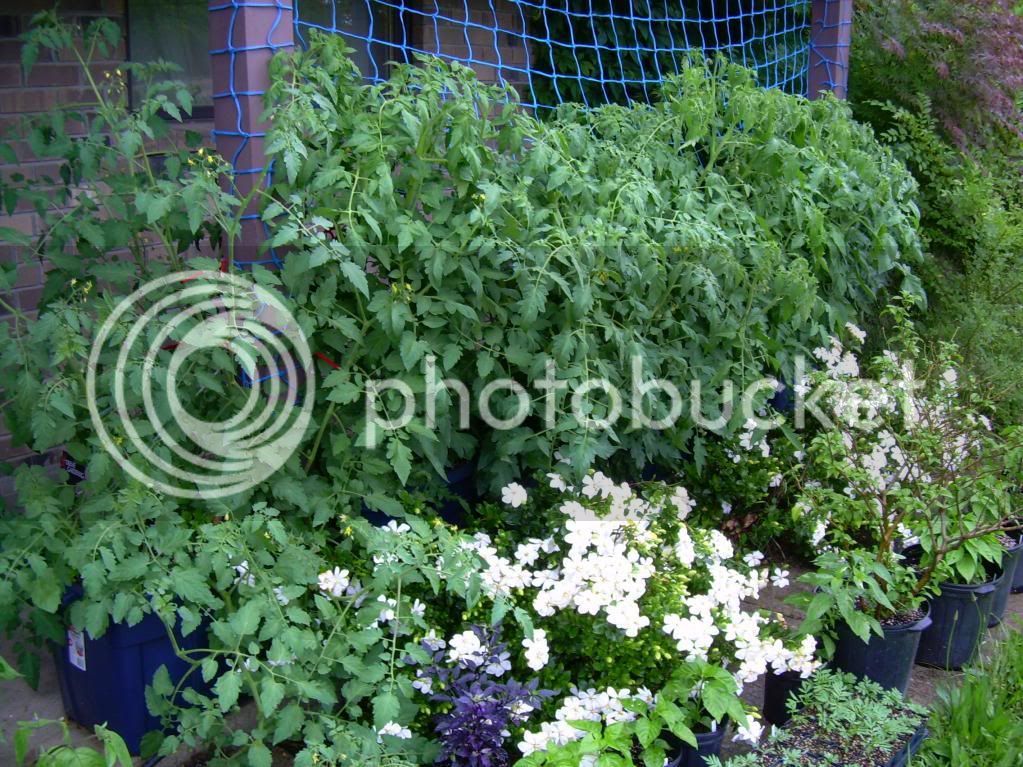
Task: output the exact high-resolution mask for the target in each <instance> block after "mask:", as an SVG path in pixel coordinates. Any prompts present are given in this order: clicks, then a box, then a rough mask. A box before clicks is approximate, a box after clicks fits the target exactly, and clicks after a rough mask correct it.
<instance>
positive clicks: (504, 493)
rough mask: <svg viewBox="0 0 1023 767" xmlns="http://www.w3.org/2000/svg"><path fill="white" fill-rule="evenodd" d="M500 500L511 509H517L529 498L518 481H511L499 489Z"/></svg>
mask: <svg viewBox="0 0 1023 767" xmlns="http://www.w3.org/2000/svg"><path fill="white" fill-rule="evenodd" d="M501 500H502V501H503V502H504V503H506V504H508V505H509V506H511V507H512V508H513V509H517V508H518V507H519V506H521V505H522V504H524V503H525V502H526V501H527V500H529V497H528V496H527V495H526V488H524V487H523V486H522V485H520V484H519V483H518V482H512V483H511V484H510V485H507V486H506V487H504V488H503V489H502V490H501Z"/></svg>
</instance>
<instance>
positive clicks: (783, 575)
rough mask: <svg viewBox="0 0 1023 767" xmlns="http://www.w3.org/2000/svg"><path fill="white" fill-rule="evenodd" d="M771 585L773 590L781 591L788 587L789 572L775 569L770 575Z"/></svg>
mask: <svg viewBox="0 0 1023 767" xmlns="http://www.w3.org/2000/svg"><path fill="white" fill-rule="evenodd" d="M771 583H773V584H774V586H775V588H779V589H783V588H785V587H787V586H788V585H789V571H788V570H782V569H781V568H780V567H776V568H775V569H774V572H773V573H772V574H771Z"/></svg>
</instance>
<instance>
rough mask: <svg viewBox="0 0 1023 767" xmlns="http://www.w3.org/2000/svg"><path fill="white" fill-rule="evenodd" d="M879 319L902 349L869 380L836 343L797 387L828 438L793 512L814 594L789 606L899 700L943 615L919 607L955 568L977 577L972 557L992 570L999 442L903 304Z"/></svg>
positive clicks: (838, 657) (949, 362) (814, 453)
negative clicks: (809, 557)
mask: <svg viewBox="0 0 1023 767" xmlns="http://www.w3.org/2000/svg"><path fill="white" fill-rule="evenodd" d="M886 317H887V318H888V319H889V320H890V321H891V322H892V324H893V326H894V329H895V333H894V337H893V341H894V345H893V348H894V349H897V351H891V350H889V351H885V352H883V353H882V354H880V355H878V356H877V357H875V358H874V359H873V360H872V361H871V364H870V370H869V372H870V373H871V374H872V375H873V380H872V381H863V380H861V379H860V364H859V361H858V359H857V358H856V355H855V354H854V352H852V351H850V350H848V349H847V348H845V346H843V344H842V343H841V342H840V341H839V340H838V339H832V342H831V344H830V346H828V347H822V348H820V349H817V350H816V352H815V354H816V356H817V357H818V359H819V360H820V361H821V363H822V365H823V369H822V370H821V371H820V372H818V373H815V374H813V376H812V377H811V380H810V381H804V382H802V385H804V386H807V385H809V384H810V383H813V384H815V385H816V386H818V387H823V391H824V396H823V398H822V399H823V401H824V402H825V403H826V404H827V406H828V411H829V414H830V415H831V416H833V417H834V421H835V428H833V429H829V430H827V431H823V432H821V433H819V434H817V435H816V436H815V437H814V438H813V439H812V440H811V442H810V445H809V447H808V450H807V458H806V463H805V477H804V480H803V486H802V492H801V495H800V497H799V499H798V502H797V503H796V505H795V509H794V513H795V515H796V516H797V518H800V519H802V520H804V523H805V526H806V528H807V529H808V530H810V531H812V533H811V540H812V542H813V543H816V544H818V545H822V546H823V551H822V552H821V554H820V555H819V556H818V557H817V559H816V561H815V565H816V568H817V569H816V572H813V573H810V574H808V575H806V576H804V578H803V580H804V582H806V583H808V584H809V585H812V586H813V587H814V588H815V591H814V592H813V593H811V594H802V595H798V596H797V597H796V601H797V603H799V604H800V605H801V606H802V607H803V608H804V609H805V610H806V622H805V624H804V626H803V630H804V631H807V632H811V633H816V632H819V631H822V630H824V631H826V632H827V636H826V638H825V645H826V650H827V654H830V655H833V658H834V664H835V667H836V668H838V669H840V670H846V671H849V672H851V673H854V674H856V675H858V676H862V677H866V678H870V679H873V680H874V681H877V682H878V683H880V684H882V685H883V686H886V687H892V688H895V689H898V690H900V691H905V688H906V685H907V683H908V679H909V673H910V670H911V668H912V665H913V662H914V658H915V656H916V653H917V648H918V645H919V643H920V641H921V637H922V636H923V635H924V634H925V632H926V631H928V630H931V626H932V623H933V622H934V616H933V614H931V615H929V614H928V613H929V612H931V613H933V612H934V611H936V610H937V609H939V608H936V607H935V606H934V604H932V603H929V602H928V601H927V598H928V597H930V596H932V595H933V596H938V595H940V593H941V590H942V584H941V583H940V581H941V580H942V578H943V577H945V576H950V575H951V574H953V573H955V572H956V571H959V572H961V573H963V574H964V575H965V576H967V577H968V578H969V579H973V578H975V577H980V576H981V574H982V573H983V572H984V568H983V567H979V566H978V565H977V564H976V562H977V560H976V559H975V557H976V556H979V557H980V558H981V559H987V560H990V562H991V564H993V565H994V564H997V561H998V557H999V552H998V551H995V550H993V549H991V548H990V547H989V546H988V545H987V543H986V542H987V541H989V540H990V538H991V536H992V534H993V533H994V532H995V531H997V530H999V529H1001V525H1002V522H1001V520H1002V519H1003V518H1004V516H1005V505H1006V502H1007V498H1008V492H1007V491H1008V487H1009V483H1008V482H1007V480H1006V478H1005V477H1004V476H1002V475H1001V472H1000V470H999V469H1000V467H1001V466H1002V465H1003V463H1002V461H1001V454H1002V445H1001V442H1000V441H999V440H998V438H997V437H995V436H994V435H993V434H992V432H991V431H990V424H989V423H988V422H987V420H986V419H985V418H984V416H983V415H982V414H981V411H980V410H979V409H978V408H979V406H978V403H977V401H976V400H975V399H973V398H972V397H971V396H970V395H969V393H968V392H967V391H966V390H965V388H964V387H962V386H960V385H959V377H958V374H957V373H956V369H955V362H956V358H955V350H954V348H953V347H952V346H950V345H944V346H942V347H941V348H940V349H939V350H938V351H937V353H936V355H935V357H934V359H933V362H932V363H931V364H930V365H929V366H928V367H923V366H922V365H921V364H920V360H921V359H922V354H921V350H920V341H919V338H918V337H917V335H916V333H915V331H914V330H913V328H912V325H911V323H910V322H909V318H908V314H907V309H906V305H905V303H896V304H895V305H893V306H892V307H890V308H889V309H888V310H887V311H886ZM853 335H854V336H855V337H856V338H857V340H862V333H861V332H860V333H854V334H853ZM917 542H919V543H920V544H921V547H922V549H923V554H922V556H920V557H917V558H915V560H911V559H908V558H907V557H906V556H905V555H904V553H903V551H904V549H905V547H906V546H907V545H908V544H912V543H917ZM968 552H972V553H968ZM942 614H944V613H942ZM986 620H987V618H986V616H985V617H984V621H985V622H986ZM943 625H944V624H943ZM932 633H933V630H932Z"/></svg>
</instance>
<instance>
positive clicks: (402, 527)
mask: <svg viewBox="0 0 1023 767" xmlns="http://www.w3.org/2000/svg"><path fill="white" fill-rule="evenodd" d="M411 529H412V528H411V527H409V526H408V525H407V524H405V523H404V522H402V523H401V524H398V522H397V521H396V520H394V519H392V520H391V521H389V522H388V523H387V524H386V525H384V526H383V527H382V528H381V530H386V531H387V532H389V533H394V534H395V535H401V534H402V533H407V532H409V531H410V530H411Z"/></svg>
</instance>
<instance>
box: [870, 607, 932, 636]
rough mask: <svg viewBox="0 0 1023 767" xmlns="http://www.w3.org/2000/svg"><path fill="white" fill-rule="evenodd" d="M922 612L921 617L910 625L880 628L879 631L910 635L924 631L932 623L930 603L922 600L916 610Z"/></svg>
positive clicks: (903, 624)
mask: <svg viewBox="0 0 1023 767" xmlns="http://www.w3.org/2000/svg"><path fill="white" fill-rule="evenodd" d="M918 609H920V610H922V611H923V613H924V614H923V617H922V618H919V619H918V620H915V621H913V622H912V623H901V624H899V625H897V626H885V625H882V626H881V630H882V631H883V632H884V633H885V634H903V633H906V634H912V633H914V632H919V631H926V630H927V629H928V628H929V627H930V625H931V624H932V623H933V622H934V621H933V619H932V618H931V603H930V601H929V600H926V599H925V600H924V601H923V603H922V604H921V605H920V607H919V608H918Z"/></svg>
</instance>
